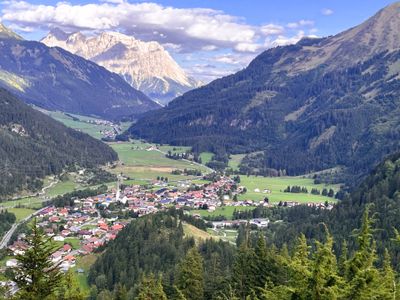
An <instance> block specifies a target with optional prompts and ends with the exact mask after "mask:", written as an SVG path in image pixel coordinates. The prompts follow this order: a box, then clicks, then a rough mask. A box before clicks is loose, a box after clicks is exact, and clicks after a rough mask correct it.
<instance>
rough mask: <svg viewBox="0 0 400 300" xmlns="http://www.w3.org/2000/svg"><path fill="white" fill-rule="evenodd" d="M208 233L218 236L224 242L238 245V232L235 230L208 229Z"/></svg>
mask: <svg viewBox="0 0 400 300" xmlns="http://www.w3.org/2000/svg"><path fill="white" fill-rule="evenodd" d="M207 232H208V233H210V234H211V235H214V236H218V237H219V238H220V239H221V240H223V241H226V242H229V243H231V244H236V239H237V235H238V232H237V230H235V229H224V228H221V229H214V228H208V229H207Z"/></svg>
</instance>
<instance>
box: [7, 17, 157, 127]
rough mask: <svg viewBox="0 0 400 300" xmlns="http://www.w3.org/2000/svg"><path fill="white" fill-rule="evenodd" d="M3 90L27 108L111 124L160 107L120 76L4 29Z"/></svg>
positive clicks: (61, 50) (63, 51) (76, 56)
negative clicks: (37, 108)
mask: <svg viewBox="0 0 400 300" xmlns="http://www.w3.org/2000/svg"><path fill="white" fill-rule="evenodd" d="M0 86H1V87H4V88H6V89H9V90H11V91H12V92H13V93H14V94H16V95H18V96H19V97H20V98H21V99H22V100H24V101H25V102H27V103H30V104H34V105H36V106H38V107H41V108H45V109H48V110H61V111H65V112H70V113H76V114H82V115H95V116H100V117H102V118H105V119H121V118H132V117H133V116H137V115H139V114H141V113H143V112H146V111H148V110H152V109H157V108H159V107H160V106H159V105H158V104H157V103H155V102H154V101H152V100H150V99H149V98H148V97H147V96H146V95H144V94H143V93H142V92H140V91H137V90H135V89H134V88H132V87H131V86H130V85H129V84H127V83H126V82H125V81H124V80H123V79H122V78H121V77H120V76H119V75H117V74H115V73H112V72H110V71H108V70H106V69H105V68H103V67H101V66H98V65H97V64H95V63H93V62H91V61H88V60H86V59H84V58H82V57H80V56H78V55H74V54H71V53H69V52H67V51H65V50H63V49H61V48H50V47H48V46H46V45H44V44H43V43H40V42H36V41H25V40H23V39H22V38H21V37H19V36H18V35H16V34H15V33H13V32H12V31H11V30H9V29H7V28H6V27H4V26H3V25H1V26H0Z"/></svg>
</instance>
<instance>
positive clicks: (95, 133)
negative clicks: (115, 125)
mask: <svg viewBox="0 0 400 300" xmlns="http://www.w3.org/2000/svg"><path fill="white" fill-rule="evenodd" d="M42 112H44V113H46V114H47V115H49V116H50V117H52V118H53V119H55V120H57V121H59V122H61V123H63V124H64V125H65V126H68V127H71V128H73V129H76V130H79V131H82V132H84V133H87V134H89V135H91V136H92V137H94V138H97V139H101V138H102V137H103V135H102V134H101V133H100V131H104V130H111V129H112V127H111V126H108V125H97V124H91V123H88V122H87V121H94V120H99V119H96V118H91V117H86V116H80V115H74V114H69V115H70V116H72V117H74V118H75V119H74V118H72V117H70V116H69V115H66V114H64V113H63V112H59V111H43V110H42ZM129 126H130V123H129V122H125V123H121V129H122V130H123V131H124V130H126V129H128V128H129Z"/></svg>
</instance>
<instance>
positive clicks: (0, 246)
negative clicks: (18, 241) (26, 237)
mask: <svg viewBox="0 0 400 300" xmlns="http://www.w3.org/2000/svg"><path fill="white" fill-rule="evenodd" d="M46 208H47V207H43V208H41V209H39V210H37V211H35V212H33V213H31V214H30V215H29V216H27V217H26V218H24V219H22V220H21V221H19V222H17V223H14V224H13V225H12V226H11V228H10V230H9V231H7V233H6V234H5V235H4V236H3V238H2V239H1V242H0V249H3V248H5V247H7V245H8V242H9V241H10V239H11V237H12V235H13V234H14V232H15V230H16V229H17V227H18V225H20V224H22V223H24V222H26V221H28V220H29V219H30V218H32V217H33V216H34V215H36V214H38V213H40V212H41V211H42V210H44V209H46Z"/></svg>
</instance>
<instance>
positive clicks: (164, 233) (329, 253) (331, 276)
mask: <svg viewBox="0 0 400 300" xmlns="http://www.w3.org/2000/svg"><path fill="white" fill-rule="evenodd" d="M321 227H322V228H323V231H324V235H323V237H322V239H321V240H314V241H311V242H309V241H307V239H306V237H305V236H304V235H302V234H301V235H299V236H298V237H297V238H296V240H295V242H294V247H293V248H292V249H290V250H289V249H288V248H287V246H286V245H283V246H282V247H279V248H278V247H276V246H275V245H273V244H271V243H270V242H267V240H268V239H267V240H266V239H265V236H264V234H263V232H261V231H259V232H257V233H250V230H248V229H245V230H244V232H243V234H242V240H241V243H240V246H239V247H238V248H236V247H235V246H232V245H230V244H228V243H226V242H221V241H216V240H206V241H203V242H201V243H199V244H196V243H195V242H194V240H193V239H192V238H185V236H184V234H183V230H182V223H181V222H180V221H179V214H178V213H177V212H176V211H170V212H161V213H157V214H155V215H150V216H146V217H143V218H140V219H137V220H136V221H133V222H132V223H131V224H130V225H128V226H127V227H126V228H125V229H124V230H123V231H122V232H121V233H120V234H119V236H118V237H117V239H116V240H115V241H114V242H112V243H111V244H110V245H109V246H108V247H107V248H106V249H105V251H104V253H102V254H101V256H100V257H99V259H98V260H97V261H96V263H95V264H94V265H93V267H92V269H91V271H90V275H89V280H90V283H91V284H92V289H91V295H90V297H91V299H140V300H142V299H143V300H144V299H146V300H158V299H180V300H183V299H187V300H192V299H193V300H203V299H204V300H205V299H207V300H211V299H221V300H222V299H231V300H233V299H237V300H239V299H240V300H241V299H243V300H261V299H398V298H397V297H396V295H397V294H396V293H398V287H397V285H396V284H397V282H396V273H395V271H393V269H392V266H391V260H390V254H389V252H388V251H385V252H384V253H383V256H382V259H381V260H379V258H378V255H377V252H376V246H375V242H374V240H373V238H372V236H373V235H372V232H373V226H372V221H371V219H370V217H369V212H368V209H366V210H365V211H364V215H363V217H362V222H361V227H360V230H359V231H358V233H357V234H356V236H355V240H356V245H357V246H356V248H355V249H354V251H348V250H347V248H346V247H343V250H342V252H341V253H339V254H338V253H336V252H335V251H334V247H333V245H334V238H333V237H332V235H331V234H330V232H329V230H328V228H327V227H326V226H325V225H324V224H321ZM397 242H398V243H399V242H400V240H399V239H397Z"/></svg>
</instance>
